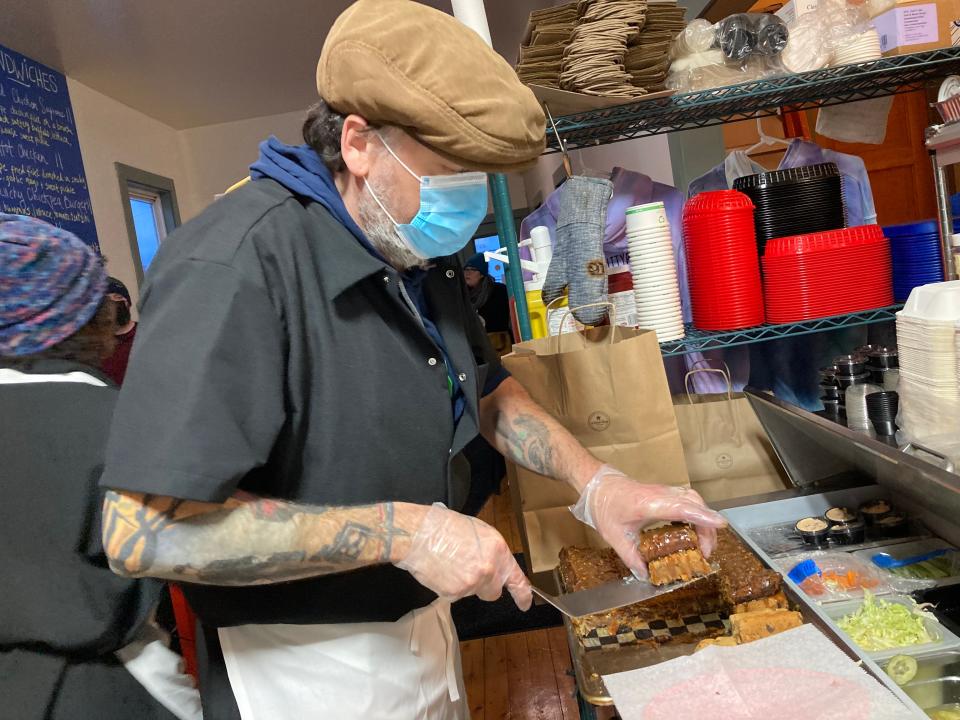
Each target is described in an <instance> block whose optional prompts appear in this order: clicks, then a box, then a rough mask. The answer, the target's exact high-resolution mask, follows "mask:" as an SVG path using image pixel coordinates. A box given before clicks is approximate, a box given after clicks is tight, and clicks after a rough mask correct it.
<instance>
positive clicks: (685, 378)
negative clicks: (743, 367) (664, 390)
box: [683, 359, 733, 405]
mask: <svg viewBox="0 0 960 720" xmlns="http://www.w3.org/2000/svg"><path fill="white" fill-rule="evenodd" d="M703 362H708V361H707V360H706V359H704V360H697V362H695V363H694V365H699V364H700V363H703ZM723 367H724V369H723V370H721V369H720V368H712V367H705V368H698V367H695V368H693V369H692V370H690V371H689V372H688V373H687V374H686V375H684V376H683V389H684V390H685V391H686V392H687V402H688V403H690V404H691V405H693V398H692V397H690V378H691V377H692V376H693V375H697V374H699V373H718V374H719V375H720V377H722V378H723V379H724V380H726V381H727V400H733V380H732V379H731V377H730V368H729V367H727V364H726V363H723Z"/></svg>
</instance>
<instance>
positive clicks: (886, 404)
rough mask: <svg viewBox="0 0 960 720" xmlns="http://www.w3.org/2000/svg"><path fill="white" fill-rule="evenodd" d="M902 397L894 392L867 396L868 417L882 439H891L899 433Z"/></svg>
mask: <svg viewBox="0 0 960 720" xmlns="http://www.w3.org/2000/svg"><path fill="white" fill-rule="evenodd" d="M899 409H900V396H899V395H898V394H897V393H896V391H894V390H884V391H883V392H875V393H870V394H869V395H867V416H868V417H869V418H870V422H872V423H873V428H874V430H876V431H877V435H880V436H881V437H890V436H892V435H895V434H896V432H897V422H896V420H897V411H898V410H899Z"/></svg>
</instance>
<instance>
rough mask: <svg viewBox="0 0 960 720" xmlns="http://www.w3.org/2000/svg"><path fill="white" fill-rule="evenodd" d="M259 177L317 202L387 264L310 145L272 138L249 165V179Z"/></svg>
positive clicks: (370, 251)
mask: <svg viewBox="0 0 960 720" xmlns="http://www.w3.org/2000/svg"><path fill="white" fill-rule="evenodd" d="M260 178H270V179H271V180H276V181H277V182H278V183H280V184H281V185H283V186H284V187H285V188H286V189H287V190H289V191H290V192H292V193H295V194H296V195H302V196H303V197H308V198H310V199H311V200H316V201H317V202H318V203H320V204H321V205H323V206H324V207H325V208H326V209H327V211H328V212H329V213H330V214H331V215H333V216H334V217H335V218H336V219H337V220H338V221H339V222H340V224H341V225H343V226H344V227H345V228H346V229H347V230H349V231H350V233H351V234H352V235H353V236H354V237H355V238H357V240H359V241H360V244H361V245H363V247H365V248H366V249H367V251H368V252H369V253H370V254H371V255H373V256H374V257H375V258H377V259H378V260H383V262H384V263H386V260H384V259H383V257H382V256H381V255H380V253H378V252H377V251H376V250H375V249H374V247H373V246H372V245H371V244H370V241H369V240H367V236H366V235H364V234H363V230H361V229H360V227H359V226H358V225H357V224H356V223H355V222H354V221H353V218H352V217H351V216H350V213H349V212H347V206H346V205H344V204H343V198H342V197H340V191H339V190H338V189H337V185H336V183H334V181H333V176H332V175H331V174H330V171H329V170H327V166H326V165H324V164H323V161H322V160H321V159H320V156H319V155H317V153H316V152H315V151H314V150H313V148H311V147H310V146H309V145H286V144H284V143H282V142H280V140H278V139H277V138H276V137H274V136H273V135H271V136H270V137H269V138H267V139H266V140H264V141H263V142H262V143H260V157H259V158H257V161H256V162H255V163H254V164H253V165H251V166H250V179H251V180H259V179H260Z"/></svg>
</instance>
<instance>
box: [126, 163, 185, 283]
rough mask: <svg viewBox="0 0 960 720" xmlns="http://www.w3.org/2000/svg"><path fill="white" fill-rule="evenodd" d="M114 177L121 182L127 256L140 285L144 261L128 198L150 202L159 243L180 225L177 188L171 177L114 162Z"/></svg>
mask: <svg viewBox="0 0 960 720" xmlns="http://www.w3.org/2000/svg"><path fill="white" fill-rule="evenodd" d="M114 167H115V168H116V170H117V180H118V182H119V185H120V199H121V203H122V205H123V217H124V220H125V221H126V224H127V239H128V240H129V242H130V255H131V256H132V258H133V268H134V271H135V273H136V276H137V286H138V287H139V286H140V285H142V284H143V264H142V262H141V260H140V244H139V241H138V240H137V230H136V226H135V225H134V222H133V209H132V208H131V207H130V199H131V198H134V199H139V200H148V201H150V202H151V203H152V204H153V209H154V219H155V220H156V223H157V237H158V240H159V242H160V243H162V242H163V240H164V238H166V237H167V235H169V234H170V233H171V232H173V231H174V230H175V229H176V228H177V227H179V225H180V208H179V206H178V205H177V191H176V187H175V185H174V182H173V180H172V179H170V178H167V177H163V176H162V175H156V174H154V173H151V172H147V171H146V170H140V169H139V168H135V167H131V166H130V165H124V164H123V163H119V162H118V163H114Z"/></svg>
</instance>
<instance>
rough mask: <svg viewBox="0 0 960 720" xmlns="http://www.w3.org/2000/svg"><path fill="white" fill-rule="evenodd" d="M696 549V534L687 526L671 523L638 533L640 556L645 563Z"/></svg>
mask: <svg viewBox="0 0 960 720" xmlns="http://www.w3.org/2000/svg"><path fill="white" fill-rule="evenodd" d="M698 547H699V546H698V544H697V533H696V531H695V530H694V529H693V528H692V527H690V526H689V525H682V524H680V523H671V524H670V525H663V526H661V527H657V528H652V529H650V530H644V531H643V532H642V533H640V555H641V556H643V559H644V560H646V561H647V563H650V562H653V561H654V560H659V559H660V558H664V557H666V556H667V555H673V554H674V553H678V552H681V551H683V550H696V549H697V548H698Z"/></svg>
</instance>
